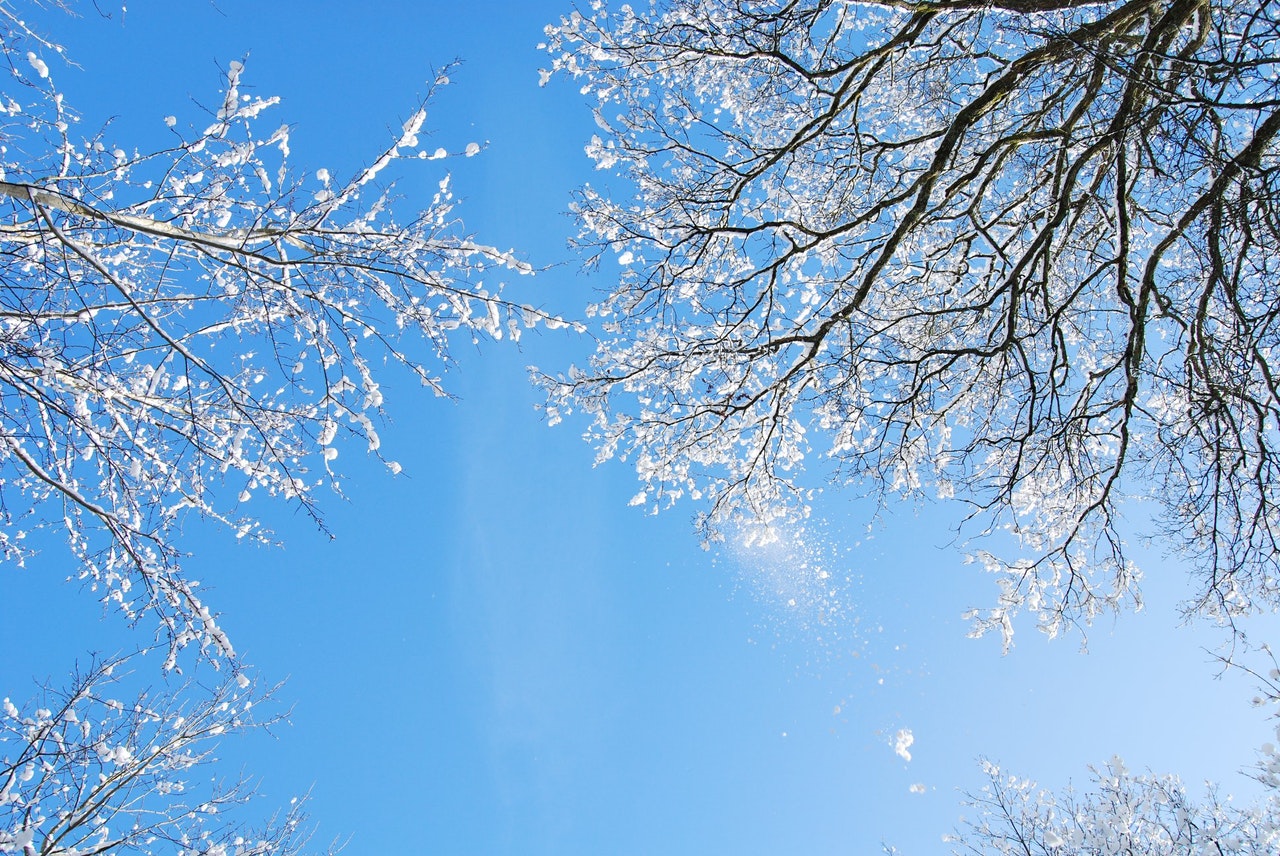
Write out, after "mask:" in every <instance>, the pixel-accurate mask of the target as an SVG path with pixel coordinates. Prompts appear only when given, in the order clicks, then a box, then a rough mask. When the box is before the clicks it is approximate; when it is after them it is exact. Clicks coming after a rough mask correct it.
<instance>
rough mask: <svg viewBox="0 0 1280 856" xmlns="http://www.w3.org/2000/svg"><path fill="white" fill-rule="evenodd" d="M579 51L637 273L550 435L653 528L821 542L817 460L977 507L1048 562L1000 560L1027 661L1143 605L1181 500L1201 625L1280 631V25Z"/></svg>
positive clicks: (649, 21)
mask: <svg viewBox="0 0 1280 856" xmlns="http://www.w3.org/2000/svg"><path fill="white" fill-rule="evenodd" d="M547 33H548V40H547V44H546V49H547V51H548V52H549V54H550V55H551V57H552V64H551V68H550V69H548V70H547V71H546V72H544V79H550V78H551V77H552V76H553V75H554V74H556V73H560V74H562V75H571V76H573V77H575V78H578V79H580V80H581V81H582V91H583V93H584V94H589V95H590V96H591V97H592V98H593V99H594V100H595V101H596V102H597V105H598V106H597V107H596V117H597V123H598V124H599V125H600V127H601V129H602V130H601V133H600V135H599V136H597V137H596V138H594V139H593V140H592V141H591V143H590V145H589V146H588V148H587V151H588V154H589V155H590V156H591V157H592V158H594V159H595V161H596V164H597V166H598V167H599V168H600V169H601V170H605V171H611V172H612V173H614V174H617V175H619V176H620V178H619V179H618V180H616V181H613V182H610V183H609V184H608V186H606V187H605V188H603V189H601V188H594V187H587V188H585V189H584V190H582V191H581V194H580V199H579V200H578V203H577V212H578V214H579V216H580V218H581V224H582V228H583V233H582V237H581V240H582V243H583V245H584V246H586V247H588V248H589V250H590V252H591V254H592V258H593V259H595V260H598V259H600V258H611V259H616V261H617V263H618V264H619V265H620V267H621V269H622V273H621V275H620V281H619V284H618V285H617V286H616V288H614V289H613V290H612V291H611V293H609V294H608V295H607V296H606V297H605V298H604V299H603V300H602V301H601V302H600V303H599V304H598V305H597V306H595V307H594V314H595V316H597V317H598V318H599V319H600V321H599V323H600V329H601V330H602V333H601V338H600V343H599V346H598V349H597V351H596V354H595V356H594V358H593V359H592V361H591V363H590V364H589V365H588V366H586V367H582V368H576V369H574V370H571V371H569V372H568V373H567V374H565V375H561V376H555V377H548V378H546V379H545V382H546V384H547V386H548V388H549V391H550V400H549V404H548V411H549V416H550V418H551V419H552V420H553V421H554V420H558V419H560V418H561V417H562V416H563V415H564V414H566V413H568V412H570V411H573V410H580V411H585V412H586V413H587V414H588V415H589V416H590V418H591V427H590V429H589V432H588V434H589V437H590V438H591V439H592V440H593V442H594V443H595V444H596V445H597V447H598V449H599V455H600V457H601V458H610V457H615V456H618V457H623V458H629V459H631V460H632V461H634V463H635V466H636V469H637V471H638V473H639V475H640V477H641V479H642V480H643V481H644V483H645V489H644V491H643V492H642V493H641V494H640V495H638V496H637V497H636V499H635V502H636V504H650V505H652V506H653V507H655V508H656V507H658V506H660V505H663V504H666V503H669V502H671V501H674V500H675V499H677V498H679V497H682V496H692V497H694V498H704V499H705V500H706V501H707V502H709V510H708V511H706V512H705V515H704V517H703V524H704V525H705V527H706V530H707V532H708V534H709V535H710V536H711V537H713V538H714V537H717V535H719V534H722V533H723V532H724V531H725V528H726V527H731V526H733V525H735V524H738V523H741V522H743V521H763V522H765V523H767V522H769V521H771V520H777V519H779V518H782V517H786V516H788V515H793V514H797V513H799V514H802V513H804V507H805V505H806V504H807V502H808V499H809V497H808V495H806V493H805V491H804V490H803V488H802V486H801V484H800V483H799V482H798V480H797V475H798V473H799V472H800V471H801V468H802V466H803V465H804V464H805V463H806V461H807V460H808V459H811V458H812V457H813V456H814V455H815V454H817V455H820V456H823V457H826V458H829V459H830V460H831V461H833V462H834V467H835V470H836V474H837V475H836V477H837V479H838V480H841V481H844V482H847V483H850V484H853V485H856V486H858V489H860V490H863V491H864V492H866V493H869V494H871V495H876V496H880V497H881V498H882V499H884V498H887V497H889V496H915V497H924V496H926V495H936V496H940V497H956V498H958V499H959V500H960V501H962V502H964V503H966V504H967V507H968V510H969V512H970V513H969V515H968V516H967V517H966V521H968V522H967V524H966V526H967V527H973V528H972V529H971V530H970V532H971V534H973V535H975V536H978V537H982V536H989V535H992V534H993V533H997V532H1004V531H1008V532H1012V533H1013V534H1014V536H1016V538H1017V539H1019V540H1018V544H1017V545H1016V546H1013V547H1008V546H1006V545H997V544H995V543H994V542H987V543H986V545H985V546H984V545H983V544H981V543H978V544H977V545H976V546H977V548H978V549H977V550H976V552H975V555H976V556H977V557H979V558H980V559H981V560H982V561H983V562H984V563H985V564H986V565H987V566H988V567H990V568H991V569H992V570H994V571H996V572H997V573H999V574H1000V593H999V600H998V603H997V604H996V605H995V607H994V608H993V609H990V610H987V611H983V612H981V613H975V614H974V616H973V617H974V619H975V621H976V626H977V628H978V629H979V630H987V629H999V630H1001V631H1002V632H1003V633H1004V634H1005V637H1006V640H1007V639H1008V635H1009V634H1010V633H1011V624H1010V617H1011V616H1012V615H1013V614H1015V613H1017V612H1018V611H1020V610H1027V611H1029V612H1031V613H1033V614H1034V615H1035V616H1036V617H1037V620H1038V622H1039V623H1040V625H1041V626H1042V627H1043V628H1044V629H1045V630H1047V631H1048V632H1050V633H1056V632H1058V631H1059V630H1061V629H1063V627H1064V626H1066V625H1067V624H1071V623H1078V622H1082V621H1088V620H1089V619H1090V618H1092V617H1093V616H1095V615H1097V614H1098V613H1099V612H1100V611H1102V610H1108V609H1118V608H1121V607H1123V606H1124V605H1125V604H1127V603H1133V602H1136V601H1137V600H1138V598H1139V596H1140V593H1139V587H1138V581H1139V573H1138V571H1137V569H1136V568H1134V567H1133V566H1132V564H1131V562H1130V560H1129V559H1128V558H1127V557H1126V555H1125V551H1124V547H1123V543H1122V539H1121V535H1120V532H1119V529H1118V524H1117V515H1118V509H1119V508H1120V506H1121V504H1122V502H1123V501H1124V500H1126V499H1134V498H1137V499H1148V500H1151V501H1153V502H1154V503H1158V505H1159V508H1160V509H1161V510H1160V512H1159V513H1158V515H1157V522H1156V523H1155V528H1154V529H1153V530H1152V531H1153V532H1158V533H1160V534H1162V535H1163V536H1164V537H1165V538H1166V539H1168V541H1169V543H1171V544H1172V545H1174V546H1175V547H1176V548H1178V549H1180V550H1181V551H1182V552H1183V554H1185V555H1186V556H1187V557H1188V558H1189V561H1191V562H1192V563H1193V564H1194V567H1195V569H1196V572H1197V573H1196V576H1195V579H1196V581H1197V585H1196V589H1195V591H1194V592H1193V593H1192V594H1191V596H1190V597H1189V598H1188V601H1187V609H1188V610H1189V611H1191V612H1194V613H1197V614H1204V615H1209V616H1213V617H1215V618H1217V619H1220V620H1228V621H1229V620H1230V619H1231V618H1232V617H1233V616H1237V615H1240V614H1243V613H1246V612H1249V611H1251V610H1255V609H1259V608H1273V607H1275V606H1276V605H1277V604H1280V567H1278V566H1277V557H1280V551H1278V550H1277V549H1276V544H1277V540H1278V538H1280V510H1278V506H1277V503H1278V502H1280V433H1278V432H1280V389H1278V388H1277V380H1276V378H1277V376H1278V372H1280V364H1278V363H1277V357H1276V354H1277V353H1280V351H1275V350H1274V349H1275V348H1276V346H1277V344H1280V341H1278V337H1280V326H1278V325H1277V319H1278V318H1280V285H1278V280H1277V276H1278V275H1280V269H1278V268H1277V264H1278V262H1277V259H1280V204H1278V203H1280V169H1278V167H1280V146H1278V145H1277V134H1278V133H1280V65H1278V63H1280V5H1278V4H1276V3H1274V2H1260V3H1236V2H1228V0H1126V1H1125V2H1120V0H1107V2H1100V1H1099V2H1095V1H1094V0H945V2H931V0H911V2H900V0H868V1H867V2H855V0H658V2H656V3H654V4H651V5H647V6H646V5H641V6H636V7H632V6H629V5H621V4H618V5H616V6H613V7H612V10H611V8H610V6H609V5H608V4H606V3H605V2H603V0H596V2H593V3H592V4H591V6H590V9H589V10H584V11H579V12H575V13H573V14H571V15H569V16H568V17H566V18H564V19H562V20H561V21H560V23H559V24H557V25H554V26H551V27H548V29H547ZM610 187H612V188H614V189H613V190H610V189H609V188H610Z"/></svg>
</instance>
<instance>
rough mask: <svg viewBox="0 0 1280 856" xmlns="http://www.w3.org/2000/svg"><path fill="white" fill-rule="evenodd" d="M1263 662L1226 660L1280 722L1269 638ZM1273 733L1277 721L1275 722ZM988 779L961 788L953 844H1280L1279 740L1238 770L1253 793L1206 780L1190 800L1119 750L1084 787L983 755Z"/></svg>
mask: <svg viewBox="0 0 1280 856" xmlns="http://www.w3.org/2000/svg"><path fill="white" fill-rule="evenodd" d="M1260 650H1261V652H1262V653H1263V654H1264V655H1265V658H1266V660H1267V661H1269V662H1268V666H1269V668H1267V670H1266V674H1263V673H1262V672H1261V671H1255V669H1253V668H1252V667H1250V666H1247V665H1244V664H1243V663H1241V662H1239V661H1236V660H1232V659H1223V664H1224V665H1225V666H1226V667H1228V668H1233V669H1242V670H1243V671H1245V672H1247V673H1248V674H1250V675H1251V676H1253V678H1254V679H1256V680H1257V682H1258V687H1259V695H1257V696H1256V697H1255V698H1254V699H1253V704H1254V706H1255V707H1260V708H1270V709H1271V710H1272V713H1271V716H1270V719H1271V721H1272V723H1275V722H1277V721H1280V715H1278V714H1277V713H1275V711H1276V710H1277V708H1280V667H1277V663H1276V659H1275V655H1274V654H1273V652H1272V651H1271V650H1270V648H1268V647H1267V646H1265V645H1263V646H1261V649H1260ZM1275 739H1276V741H1277V742H1280V728H1277V729H1276V737H1275ZM983 772H984V774H985V775H986V777H987V782H986V784H985V785H984V786H983V788H982V789H981V790H980V791H978V792H976V793H970V794H968V800H967V806H968V807H969V808H971V809H973V810H974V812H976V814H974V815H971V816H968V817H966V818H965V819H964V820H963V827H962V828H961V829H960V830H959V831H958V832H957V833H956V834H955V835H954V836H952V837H951V841H952V842H953V843H954V844H955V845H956V847H955V850H954V851H953V852H954V853H956V854H957V856H961V854H974V856H1014V854H1017V856H1039V854H1044V856H1077V854H1079V856H1101V854H1131V853H1132V854H1138V853H1141V854H1143V856H1262V854H1271V853H1276V852H1280V752H1277V751H1276V743H1273V742H1270V741H1268V742H1266V743H1263V744H1262V746H1261V747H1260V750H1259V752H1258V758H1257V761H1256V762H1255V763H1254V765H1253V766H1252V767H1251V768H1250V769H1248V770H1246V771H1245V773H1246V775H1247V776H1249V777H1250V778H1252V779H1254V780H1255V781H1256V782H1257V783H1258V784H1259V785H1261V788H1262V793H1261V796H1260V798H1259V799H1257V800H1256V801H1254V802H1252V803H1250V802H1248V801H1247V800H1236V799H1234V798H1233V797H1232V796H1230V795H1227V796H1223V795H1222V792H1221V790H1220V789H1219V788H1216V787H1212V786H1211V787H1208V789H1207V792H1206V794H1205V796H1204V797H1203V798H1202V799H1197V798H1196V797H1195V796H1194V795H1193V794H1189V793H1188V791H1187V788H1186V786H1185V785H1184V784H1183V783H1182V782H1181V781H1180V780H1179V779H1178V777H1177V776H1171V775H1165V776H1157V775H1152V774H1138V773H1134V772H1132V771H1130V770H1128V769H1127V768H1126V767H1125V764H1124V762H1123V761H1122V760H1121V759H1120V758H1118V757H1116V758H1112V759H1111V761H1110V762H1109V763H1107V764H1106V765H1105V766H1103V767H1101V768H1097V769H1094V770H1092V771H1091V780H1092V781H1091V783H1090V787H1089V788H1088V789H1087V790H1083V791H1077V790H1074V789H1071V788H1068V789H1066V790H1064V791H1062V792H1060V793H1054V792H1052V791H1048V790H1044V789H1041V788H1038V787H1037V786H1036V784H1035V782H1033V781H1031V780H1029V779H1024V778H1020V777H1018V776H1010V775H1007V774H1006V773H1004V772H1002V771H1001V770H1000V768H999V767H997V766H996V765H995V764H992V763H990V762H989V761H984V762H983Z"/></svg>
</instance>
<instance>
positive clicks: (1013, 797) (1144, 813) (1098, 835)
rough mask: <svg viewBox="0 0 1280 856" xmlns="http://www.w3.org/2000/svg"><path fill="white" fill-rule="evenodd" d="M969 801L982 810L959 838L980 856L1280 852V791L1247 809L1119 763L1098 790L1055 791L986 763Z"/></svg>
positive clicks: (1103, 772) (963, 849)
mask: <svg viewBox="0 0 1280 856" xmlns="http://www.w3.org/2000/svg"><path fill="white" fill-rule="evenodd" d="M984 772H985V773H986V774H987V777H988V782H987V784H986V786H985V787H983V789H982V790H981V792H979V793H977V794H973V795H971V796H970V803H969V806H970V808H972V809H974V810H975V811H976V812H977V815H976V816H975V817H971V818H968V819H967V820H966V826H965V828H964V829H963V830H961V831H960V832H958V833H957V834H956V835H955V836H954V837H953V838H952V841H953V842H954V843H955V844H956V847H955V849H954V850H953V852H954V853H956V854H958V856H959V854H975V856H1040V854H1044V856H1076V854H1079V856H1093V855H1094V854H1112V853H1114V854H1129V853H1134V854H1136V853H1141V854H1143V856H1263V854H1272V853H1275V852H1276V851H1277V848H1280V794H1277V793H1275V792H1274V791H1271V792H1269V793H1268V795H1267V797H1266V798H1265V799H1264V800H1262V801H1261V802H1259V803H1258V804H1256V805H1252V806H1241V805H1236V804H1235V803H1234V801H1232V800H1230V799H1227V798H1224V797H1221V796H1219V794H1218V792H1217V791H1215V790H1211V791H1210V792H1209V793H1208V795H1207V796H1206V797H1205V799H1204V800H1203V801H1197V800H1196V799H1195V798H1194V797H1192V796H1191V795H1189V794H1188V793H1187V790H1186V787H1185V786H1184V785H1183V784H1182V783H1181V782H1180V781H1179V780H1178V779H1177V777H1175V776H1152V775H1138V774H1134V773H1132V772H1130V771H1129V770H1127V769H1125V766H1124V764H1123V762H1121V761H1120V759H1119V758H1115V759H1112V761H1111V762H1110V763H1109V764H1108V765H1107V766H1105V767H1103V768H1101V769H1099V770H1096V771H1094V774H1093V786H1094V787H1093V789H1092V790H1089V791H1085V792H1082V793H1077V792H1075V791H1073V790H1067V791H1064V792H1063V793H1061V794H1054V793H1052V792H1050V791H1045V790H1041V789H1038V788H1037V787H1036V785H1035V783H1034V782H1032V781H1030V780H1027V779H1020V778H1018V777H1016V776H1008V775H1005V774H1004V773H1002V772H1001V771H1000V769H999V768H998V767H996V766H995V765H994V764H990V763H987V764H985V765H984Z"/></svg>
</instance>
